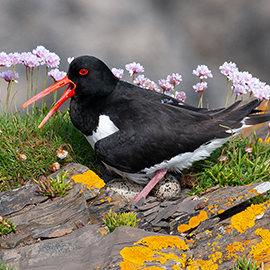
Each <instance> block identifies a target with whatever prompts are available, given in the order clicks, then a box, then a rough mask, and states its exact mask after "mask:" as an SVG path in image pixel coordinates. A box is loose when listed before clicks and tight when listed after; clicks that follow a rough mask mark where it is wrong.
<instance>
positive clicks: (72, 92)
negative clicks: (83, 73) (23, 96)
mask: <svg viewBox="0 0 270 270" xmlns="http://www.w3.org/2000/svg"><path fill="white" fill-rule="evenodd" d="M67 84H68V88H67V89H66V91H65V92H64V93H63V95H62V96H61V97H60V99H59V100H58V101H57V102H56V103H55V105H54V106H53V107H52V109H51V110H50V111H49V113H48V114H47V115H46V117H45V118H44V119H43V121H42V122H41V123H40V125H39V126H38V128H41V127H42V126H43V125H44V124H45V123H46V122H47V121H48V120H49V119H50V118H51V116H52V115H53V114H54V113H55V112H56V111H57V110H58V108H59V107H60V106H61V105H62V104H63V103H64V102H65V101H66V100H67V99H69V98H71V97H72V96H74V95H75V88H76V84H75V83H74V82H72V81H71V80H70V79H69V78H68V77H67V76H66V77H64V78H63V79H62V80H60V81H58V82H56V83H55V84H53V85H52V86H50V87H48V88H46V89H45V90H43V91H42V92H40V93H39V94H37V95H36V96H34V97H32V98H31V99H29V100H28V101H27V102H25V103H24V104H23V108H25V107H27V106H28V105H30V104H31V103H33V102H35V101H36V100H39V99H40V98H42V97H44V96H46V95H48V94H49V93H51V92H53V91H55V90H57V89H59V88H61V87H63V86H65V85H67Z"/></svg>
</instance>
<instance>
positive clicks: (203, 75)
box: [192, 65, 213, 79]
mask: <svg viewBox="0 0 270 270" xmlns="http://www.w3.org/2000/svg"><path fill="white" fill-rule="evenodd" d="M192 74H194V75H196V76H198V77H200V79H207V78H213V74H212V72H211V70H210V69H208V67H207V66H206V65H198V67H197V69H195V70H193V72H192Z"/></svg>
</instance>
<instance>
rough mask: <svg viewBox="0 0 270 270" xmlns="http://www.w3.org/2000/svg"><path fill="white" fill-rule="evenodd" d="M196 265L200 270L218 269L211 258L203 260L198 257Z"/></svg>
mask: <svg viewBox="0 0 270 270" xmlns="http://www.w3.org/2000/svg"><path fill="white" fill-rule="evenodd" d="M196 266H200V267H201V268H200V269H201V270H216V269H218V265H217V264H216V263H214V262H213V261H212V260H209V261H205V260H202V259H198V260H197V261H196ZM198 269H199V268H198Z"/></svg>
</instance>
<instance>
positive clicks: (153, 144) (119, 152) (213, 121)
mask: <svg viewBox="0 0 270 270" xmlns="http://www.w3.org/2000/svg"><path fill="white" fill-rule="evenodd" d="M65 85H68V87H67V89H66V91H65V92H64V94H63V95H62V97H61V98H60V99H59V100H58V102H57V103H56V104H55V105H54V107H53V108H52V109H51V111H50V112H49V113H48V115H47V116H46V117H45V119H44V120H43V121H42V123H41V124H40V125H39V127H42V126H43V125H44V124H45V122H46V121H47V120H48V119H49V118H50V117H51V116H52V115H53V114H54V112H55V111H56V110H57V109H58V108H59V107H60V106H61V104H62V103H64V102H65V101H66V100H67V99H68V98H71V102H70V117H71V121H72V123H73V125H74V126H75V127H76V128H77V129H79V130H80V131H81V132H82V133H83V134H84V135H85V136H86V138H87V140H88V141H89V143H90V144H91V146H92V147H93V149H94V150H95V152H96V154H97V156H98V157H99V158H100V159H101V161H102V162H103V163H104V164H105V165H106V167H107V168H108V169H109V170H112V171H114V172H116V173H117V174H119V175H121V176H122V177H124V178H128V179H130V180H132V181H135V182H138V183H147V182H149V183H148V184H147V185H146V187H145V188H144V189H143V190H142V192H141V193H140V194H139V195H137V196H136V197H135V198H134V199H135V200H136V201H138V200H139V199H140V198H142V197H146V195H147V194H148V193H149V191H150V190H151V189H152V188H153V186H154V185H155V184H156V183H157V182H158V181H159V180H160V179H161V178H162V177H163V176H164V174H165V173H166V172H167V171H174V172H181V171H182V170H183V169H185V168H188V167H189V166H191V164H192V163H193V162H194V161H197V160H201V159H205V158H206V157H208V156H209V155H210V154H211V153H212V152H213V150H215V149H216V148H218V147H220V146H222V144H223V143H224V142H226V141H227V140H228V139H230V137H231V136H232V133H233V135H236V134H239V133H240V131H241V130H242V129H243V128H245V127H249V126H252V125H256V124H259V123H262V122H266V121H269V120H270V114H258V111H257V110H256V108H257V107H258V106H259V105H260V103H261V101H260V100H257V99H256V100H253V101H251V102H249V103H248V104H246V105H243V106H240V107H239V102H236V103H234V104H233V105H231V106H230V107H228V108H224V109H217V110H206V109H197V108H195V107H192V106H189V105H186V104H184V103H179V101H178V100H176V99H173V98H168V96H166V95H163V94H161V93H157V92H154V91H151V90H147V89H143V88H140V87H138V86H136V85H133V84H130V83H127V82H124V81H121V80H119V79H118V78H116V77H115V76H114V75H113V73H112V72H111V70H110V69H109V68H108V67H107V66H106V64H104V63H103V62H102V61H101V60H99V59H97V58H95V57H92V56H81V57H78V58H75V59H74V60H73V61H72V62H71V64H70V66H69V70H68V73H67V76H66V77H65V78H63V79H62V80H60V81H58V82H56V83H55V84H54V85H52V86H50V87H48V88H47V89H45V90H44V91H42V92H41V93H39V94H38V95H36V96H35V97H33V98H31V99H30V100H29V101H27V102H26V103H25V104H24V105H23V107H26V106H28V105H29V104H31V103H32V102H34V101H36V100H38V99H39V98H41V97H44V96H45V95H47V94H49V93H51V92H52V91H54V90H57V89H59V88H61V87H63V86H65ZM150 179H152V180H151V181H150Z"/></svg>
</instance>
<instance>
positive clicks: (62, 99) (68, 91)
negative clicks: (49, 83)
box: [38, 84, 75, 128]
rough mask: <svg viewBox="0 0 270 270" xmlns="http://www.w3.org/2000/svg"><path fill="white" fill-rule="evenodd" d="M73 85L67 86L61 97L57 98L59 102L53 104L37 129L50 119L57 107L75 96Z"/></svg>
mask: <svg viewBox="0 0 270 270" xmlns="http://www.w3.org/2000/svg"><path fill="white" fill-rule="evenodd" d="M74 90H75V84H69V86H68V88H67V89H66V91H65V92H64V93H63V95H62V96H61V97H60V98H59V100H58V101H57V102H56V103H55V104H54V106H53V107H52V108H51V110H50V111H49V113H48V114H47V115H46V117H45V118H44V119H43V121H42V122H41V123H40V125H39V126H38V128H41V127H42V126H43V125H44V124H45V123H46V122H47V121H48V120H49V119H50V118H51V116H52V115H53V114H54V113H55V112H56V111H57V110H58V109H59V107H60V106H61V105H62V104H63V103H64V102H65V101H66V100H67V99H69V98H71V97H72V96H74V95H75V91H74Z"/></svg>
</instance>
